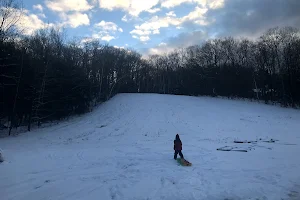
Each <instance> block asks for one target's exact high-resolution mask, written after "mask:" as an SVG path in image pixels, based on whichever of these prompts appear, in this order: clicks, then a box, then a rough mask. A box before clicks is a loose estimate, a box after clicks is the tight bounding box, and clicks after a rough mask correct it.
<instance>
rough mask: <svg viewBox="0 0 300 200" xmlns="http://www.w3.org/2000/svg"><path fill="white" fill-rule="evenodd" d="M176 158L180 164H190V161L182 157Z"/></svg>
mask: <svg viewBox="0 0 300 200" xmlns="http://www.w3.org/2000/svg"><path fill="white" fill-rule="evenodd" d="M176 160H177V162H178V163H179V164H180V165H181V166H192V163H190V162H189V161H187V160H186V159H184V158H177V159H176Z"/></svg>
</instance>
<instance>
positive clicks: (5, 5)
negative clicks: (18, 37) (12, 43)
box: [0, 0, 23, 42]
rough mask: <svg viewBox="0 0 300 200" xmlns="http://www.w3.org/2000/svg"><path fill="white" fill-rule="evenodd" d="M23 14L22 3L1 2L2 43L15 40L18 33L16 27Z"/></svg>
mask: <svg viewBox="0 0 300 200" xmlns="http://www.w3.org/2000/svg"><path fill="white" fill-rule="evenodd" d="M22 13H23V9H22V2H21V1H17V0H1V1H0V42H3V41H4V40H6V39H7V38H13V37H12V36H13V35H14V34H15V33H16V30H15V29H14V26H15V25H16V24H17V23H18V21H19V20H20V18H21V16H22Z"/></svg>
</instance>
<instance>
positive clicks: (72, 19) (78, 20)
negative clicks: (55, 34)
mask: <svg viewBox="0 0 300 200" xmlns="http://www.w3.org/2000/svg"><path fill="white" fill-rule="evenodd" d="M60 17H61V18H62V20H63V23H62V24H63V25H69V26H70V27H72V28H77V27H79V26H82V25H90V19H89V17H88V15H87V14H82V13H79V12H75V13H72V14H65V13H61V14H60Z"/></svg>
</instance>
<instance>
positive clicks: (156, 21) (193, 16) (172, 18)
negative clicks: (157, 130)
mask: <svg viewBox="0 0 300 200" xmlns="http://www.w3.org/2000/svg"><path fill="white" fill-rule="evenodd" d="M207 11H208V8H201V7H199V6H196V7H195V9H194V10H193V11H192V12H190V13H189V14H187V15H186V16H183V17H181V18H176V15H175V13H174V12H173V11H171V12H169V13H166V15H167V16H165V17H158V16H154V17H152V18H151V19H150V20H148V21H145V22H144V23H142V24H141V25H137V26H135V29H134V30H132V31H131V32H130V34H131V35H133V36H134V35H143V36H150V35H151V34H159V33H160V29H161V28H167V27H170V26H175V27H182V26H187V25H190V24H193V25H198V26H199V25H201V26H207V25H209V24H210V23H212V22H213V20H209V19H207V18H206V13H207ZM178 29H179V28H178ZM135 38H136V37H135Z"/></svg>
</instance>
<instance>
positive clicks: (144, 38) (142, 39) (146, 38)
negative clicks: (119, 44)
mask: <svg viewBox="0 0 300 200" xmlns="http://www.w3.org/2000/svg"><path fill="white" fill-rule="evenodd" d="M148 40H150V38H149V36H141V37H140V41H141V42H146V41H148Z"/></svg>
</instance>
